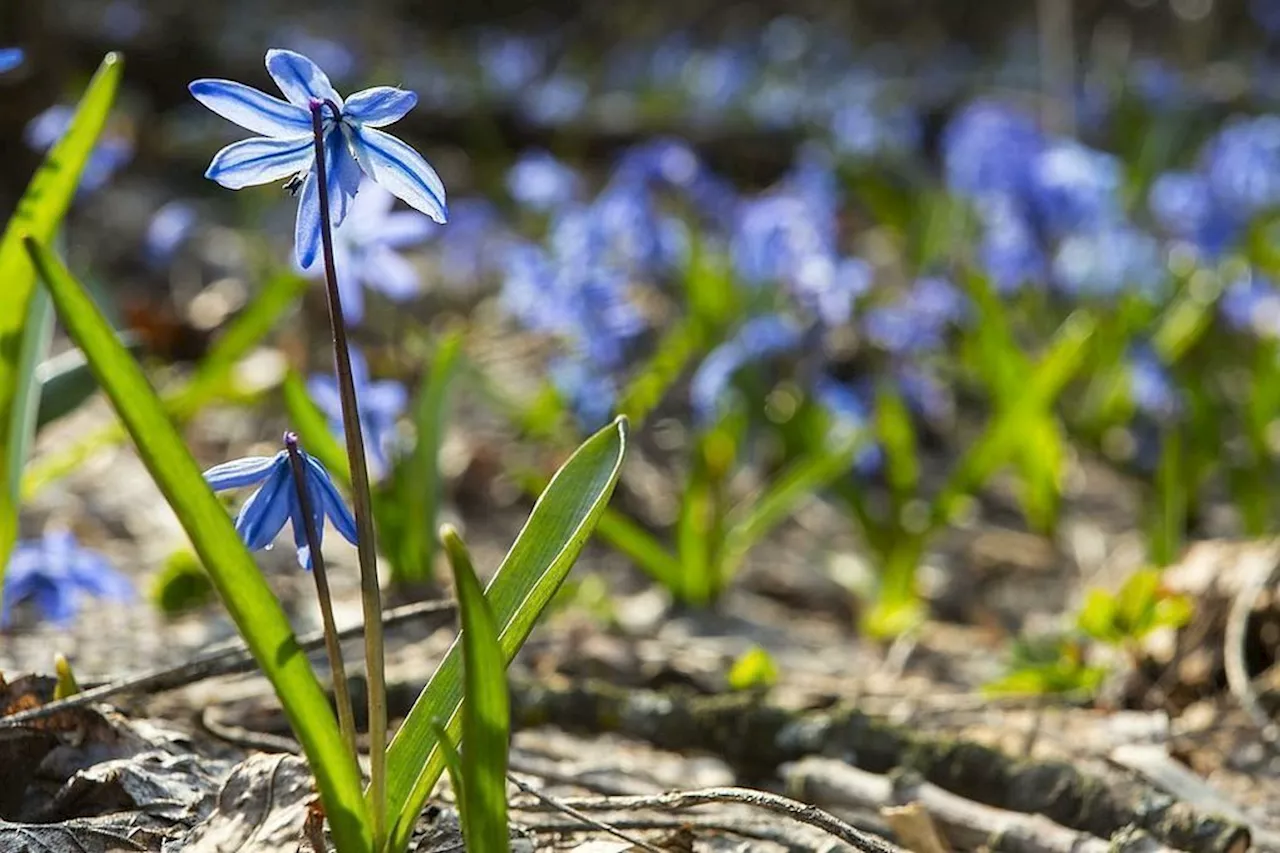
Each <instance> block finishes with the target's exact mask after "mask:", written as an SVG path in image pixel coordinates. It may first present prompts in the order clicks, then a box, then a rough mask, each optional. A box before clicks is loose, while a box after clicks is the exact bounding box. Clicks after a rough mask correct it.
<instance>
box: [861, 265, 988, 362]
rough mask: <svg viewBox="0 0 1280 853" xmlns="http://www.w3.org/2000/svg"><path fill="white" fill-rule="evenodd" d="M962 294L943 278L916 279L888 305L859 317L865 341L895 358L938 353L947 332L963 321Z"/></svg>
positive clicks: (964, 309) (964, 307)
mask: <svg viewBox="0 0 1280 853" xmlns="http://www.w3.org/2000/svg"><path fill="white" fill-rule="evenodd" d="M966 310H967V308H966V303H965V299H964V296H963V294H961V293H960V291H959V290H957V289H956V287H955V285H953V284H952V283H951V282H949V281H947V280H946V279H944V278H940V277H937V276H927V277H924V278H920V279H917V280H916V282H915V283H914V284H913V285H912V286H911V288H910V289H909V290H908V291H906V292H905V293H901V294H899V295H898V296H897V298H896V299H894V300H893V301H892V302H890V303H888V304H885V305H877V306H876V307H874V308H871V309H870V310H868V311H867V312H866V313H865V314H864V315H863V317H862V323H863V326H864V328H865V330H866V333H867V337H868V338H870V339H871V341H872V342H873V343H875V344H876V346H878V347H880V348H881V349H883V350H885V351H887V352H890V353H893V354H895V355H905V354H909V353H922V352H931V351H934V350H937V349H940V348H941V347H942V345H943V343H944V340H945V335H946V332H947V329H948V328H949V327H950V326H952V325H954V324H956V323H958V322H959V321H960V320H961V319H963V317H964V315H965V312H966Z"/></svg>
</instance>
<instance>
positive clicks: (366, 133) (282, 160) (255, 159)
mask: <svg viewBox="0 0 1280 853" xmlns="http://www.w3.org/2000/svg"><path fill="white" fill-rule="evenodd" d="M267 71H268V72H269V73H270V74H271V77H272V79H274V80H275V81H276V85H278V86H279V87H280V91H281V92H283V93H284V96H285V98H287V99H288V100H287V101H282V100H280V99H279V98H276V97H273V96H271V95H268V94H266V93H264V92H260V91H258V90H257V89H253V88H250V87H249V86H246V85H244V84H243V83H236V82H233V81H231V80H210V79H201V80H195V81H193V82H192V83H191V84H190V85H189V87H188V88H189V89H190V90H191V94H192V95H194V96H195V98H196V100H198V101H199V102H200V103H202V104H204V105H205V106H206V107H208V108H209V109H211V110H213V111H214V112H215V113H217V114H218V115H220V116H222V117H223V118H226V119H229V120H230V121H233V122H235V123H236V124H238V125H240V126H241V127H243V128H246V129H247V130H251V131H254V132H256V133H260V134H262V136H255V137H251V138H249V139H245V140H242V141H240V142H236V143H233V144H231V145H228V146H227V147H226V148H223V149H222V150H221V151H219V152H218V153H217V154H215V155H214V157H213V162H211V163H210V164H209V168H208V170H207V171H206V172H205V177H208V178H210V179H212V180H215V181H217V182H218V183H219V184H221V185H222V186H224V187H228V188H229V189H241V188H243V187H247V186H253V185H256V184H265V183H270V182H272V181H280V180H284V179H286V178H289V179H292V180H297V179H302V189H301V192H300V194H299V203H298V219H297V224H296V227H295V241H296V247H295V251H296V254H297V260H298V263H299V265H301V266H303V267H309V266H311V264H312V263H313V262H314V260H315V257H316V253H317V251H318V250H319V247H320V194H319V188H318V187H317V186H316V173H317V170H316V163H315V148H314V143H313V141H312V125H311V106H312V104H313V103H317V102H318V103H321V104H323V105H324V110H323V122H322V133H323V137H324V151H325V168H326V177H327V178H328V184H329V186H328V193H329V206H330V212H331V216H332V219H333V224H334V227H337V226H338V225H340V224H342V221H343V219H345V218H346V215H347V211H348V208H349V207H350V204H351V201H352V199H354V198H355V195H356V193H357V192H358V191H359V189H360V175H361V172H363V173H364V174H365V175H368V176H369V177H370V178H371V179H373V180H374V181H375V182H377V183H379V184H381V185H382V186H383V187H385V188H386V189H387V190H389V191H390V192H391V193H392V194H393V195H394V196H396V197H397V198H400V199H402V200H403V201H405V202H406V203H408V205H409V206H410V207H412V208H415V209H416V210H420V211H422V212H423V213H425V214H427V215H428V216H430V217H431V218H432V219H434V220H435V221H436V222H439V223H444V222H445V220H446V219H447V218H448V212H447V210H446V208H445V192H444V184H443V183H441V181H440V176H439V175H437V174H436V172H435V169H433V168H431V166H430V165H429V164H428V163H427V161H426V160H424V159H423V158H422V155H421V154H419V153H418V152H416V151H414V150H413V149H412V148H411V147H409V146H408V145H406V144H405V143H404V142H402V141H401V140H399V139H397V138H396V137H394V136H392V135H391V134H389V133H386V132H384V131H382V130H379V128H381V127H385V126H386V125H389V124H391V123H393V122H395V121H397V120H399V119H401V118H403V117H404V115H405V114H406V113H408V112H409V110H411V109H413V107H414V105H415V104H416V103H417V100H418V96H417V95H415V94H414V93H413V92H409V91H406V90H404V89H396V88H393V87H391V86H376V87H374V88H371V89H364V90H362V91H360V92H356V93H355V94H354V95H352V96H351V97H350V98H348V99H347V100H346V101H344V100H343V99H342V96H340V95H339V94H338V93H337V91H335V90H334V88H333V85H332V84H331V83H330V82H329V78H328V77H327V76H326V75H325V73H324V72H323V71H321V70H320V68H319V67H318V66H316V64H315V63H313V62H312V61H311V60H310V59H307V58H306V57H305V56H303V55H302V54H299V53H294V52H293V51H289V50H269V51H267Z"/></svg>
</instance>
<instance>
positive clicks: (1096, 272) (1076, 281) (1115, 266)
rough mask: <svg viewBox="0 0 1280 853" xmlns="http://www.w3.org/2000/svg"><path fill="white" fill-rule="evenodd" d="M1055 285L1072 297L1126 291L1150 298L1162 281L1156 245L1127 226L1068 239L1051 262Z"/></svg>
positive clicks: (1111, 226)
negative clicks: (1072, 295)
mask: <svg viewBox="0 0 1280 853" xmlns="http://www.w3.org/2000/svg"><path fill="white" fill-rule="evenodd" d="M1053 278H1054V281H1055V283H1056V284H1057V285H1058V286H1060V287H1062V288H1063V289H1064V290H1066V291H1067V292H1068V293H1072V294H1075V295H1076V296H1112V295H1115V294H1116V293H1119V292H1120V291H1121V290H1125V289H1130V290H1134V291H1136V292H1138V293H1144V294H1147V295H1152V294H1154V293H1155V291H1157V290H1158V289H1159V287H1160V285H1161V284H1162V283H1163V282H1164V281H1165V280H1166V274H1165V267H1164V259H1163V257H1162V255H1161V251H1160V244H1159V242H1158V241H1157V240H1156V239H1155V238H1154V237H1152V236H1151V235H1150V234H1148V233H1146V232H1145V231H1142V230H1140V229H1138V228H1135V227H1134V226H1132V225H1129V224H1127V223H1115V224H1113V225H1109V226H1106V227H1101V228H1096V229H1093V230H1091V231H1082V232H1079V233H1076V234H1072V235H1070V236H1068V237H1067V238H1066V239H1065V240H1063V241H1062V243H1060V244H1059V246H1058V251H1057V252H1056V254H1055V255H1054V258H1053Z"/></svg>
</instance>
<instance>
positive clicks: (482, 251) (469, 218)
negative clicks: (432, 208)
mask: <svg viewBox="0 0 1280 853" xmlns="http://www.w3.org/2000/svg"><path fill="white" fill-rule="evenodd" d="M511 239H512V238H511V234H510V232H509V231H508V229H507V227H506V225H505V224H504V223H503V221H502V217H501V216H500V215H499V213H498V210H497V208H496V207H494V205H493V202H491V201H489V200H488V199H486V198H479V197H473V198H460V199H458V201H457V202H456V203H455V204H453V205H452V206H451V210H450V213H449V227H448V229H446V230H444V231H442V232H441V234H440V237H439V239H438V240H437V241H436V248H437V250H438V252H439V255H438V258H439V265H440V266H439V274H440V280H441V281H443V282H444V283H445V284H447V285H449V286H450V287H455V288H475V287H476V286H477V284H478V283H479V282H481V281H483V280H485V279H486V278H487V277H489V276H490V275H493V274H495V273H500V272H501V271H502V257H503V254H504V252H505V251H506V246H507V244H508V243H509V242H510V240H511Z"/></svg>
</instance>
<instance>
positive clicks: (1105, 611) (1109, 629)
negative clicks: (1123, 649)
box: [1076, 589, 1121, 644]
mask: <svg viewBox="0 0 1280 853" xmlns="http://www.w3.org/2000/svg"><path fill="white" fill-rule="evenodd" d="M1116 612H1117V607H1116V599H1115V596H1113V595H1111V593H1109V592H1107V591H1106V590H1105V589H1091V590H1089V591H1088V592H1087V593H1086V594H1085V599H1084V606H1082V607H1081V608H1080V613H1079V615H1077V616H1076V627H1078V628H1079V629H1080V630H1081V631H1082V632H1083V633H1084V634H1085V636H1088V637H1092V638H1093V639H1095V640H1098V641H1099V642H1103V643H1108V644H1111V643H1115V642H1117V641H1118V640H1120V639H1121V637H1120V634H1119V632H1118V631H1117V629H1116Z"/></svg>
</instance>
